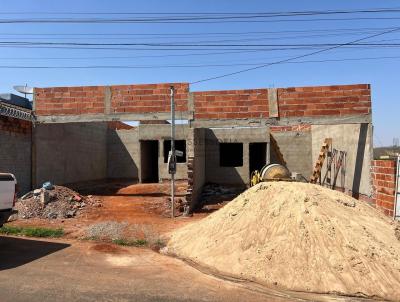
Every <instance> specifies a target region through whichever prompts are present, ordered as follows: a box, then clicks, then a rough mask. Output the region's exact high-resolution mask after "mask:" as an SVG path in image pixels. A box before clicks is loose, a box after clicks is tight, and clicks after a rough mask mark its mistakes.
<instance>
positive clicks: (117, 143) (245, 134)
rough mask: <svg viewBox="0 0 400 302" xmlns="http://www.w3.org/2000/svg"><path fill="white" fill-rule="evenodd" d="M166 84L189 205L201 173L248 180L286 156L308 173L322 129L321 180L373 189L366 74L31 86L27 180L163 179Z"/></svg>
mask: <svg viewBox="0 0 400 302" xmlns="http://www.w3.org/2000/svg"><path fill="white" fill-rule="evenodd" d="M170 86H174V88H175V91H176V93H175V103H176V115H177V118H178V119H180V120H182V121H185V123H184V124H181V125H177V130H176V140H177V142H176V148H177V150H180V151H183V153H184V155H183V156H182V157H179V158H178V164H177V174H176V177H177V178H178V179H189V183H190V194H191V196H190V199H191V201H192V204H193V205H194V204H195V203H196V201H197V200H198V197H199V194H200V192H201V188H202V186H203V185H204V184H205V183H208V182H211V183H217V184H232V185H241V186H246V185H248V184H249V180H250V175H251V172H252V171H254V170H256V169H261V168H262V167H263V166H264V165H265V164H267V163H279V162H282V161H284V162H286V164H287V167H288V168H289V170H290V171H291V172H292V173H295V174H296V175H297V177H299V178H302V179H306V180H310V178H311V177H312V175H313V171H314V169H315V168H316V162H317V160H318V157H319V155H320V152H321V147H322V145H323V143H324V141H325V139H328V138H329V139H330V142H331V143H330V145H329V150H330V151H329V153H328V158H327V159H326V163H331V166H330V167H326V168H322V169H321V171H319V173H320V175H321V177H320V178H321V179H320V180H319V181H320V182H321V181H323V182H324V183H325V184H327V185H332V183H333V182H334V183H335V188H336V189H341V190H343V191H346V192H349V193H350V194H352V195H353V196H355V197H359V196H364V197H371V194H372V189H371V177H370V164H371V160H372V139H371V138H372V124H371V90H370V86H369V85H367V84H359V85H336V86H317V87H292V88H270V89H245V90H224V91H201V92H191V91H190V90H189V84H187V83H166V84H149V85H118V86H90V87H52V88H35V94H34V112H35V115H36V119H37V123H36V125H35V127H34V128H33V140H32V148H33V160H32V177H33V179H32V181H33V183H34V185H39V184H41V183H42V182H43V181H46V180H51V181H53V182H55V183H59V184H68V183H73V182H81V181H89V180H96V179H113V178H114V179H116V178H118V179H119V178H127V179H132V180H137V181H139V182H159V181H162V180H165V179H169V174H168V170H167V157H168V151H169V149H170V145H171V141H170V139H171V138H170V124H169V123H168V120H169V118H170ZM126 121H135V124H132V123H130V124H131V125H133V126H129V125H127V124H126V123H122V122H126ZM128 124H129V123H128ZM339 159H341V165H340V166H339V167H338V165H339ZM324 169H325V170H324Z"/></svg>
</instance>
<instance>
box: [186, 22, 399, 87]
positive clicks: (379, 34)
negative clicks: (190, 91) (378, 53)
mask: <svg viewBox="0 0 400 302" xmlns="http://www.w3.org/2000/svg"><path fill="white" fill-rule="evenodd" d="M399 30H400V27H398V28H395V29H391V30H387V31H383V32H381V33H378V34H374V35H369V36H366V37H364V38H361V39H356V40H353V41H350V42H346V43H343V44H339V45H335V46H332V47H328V48H324V49H321V50H317V51H313V52H310V53H306V54H303V55H299V56H295V57H291V58H288V59H283V60H279V61H276V62H271V63H267V64H263V65H259V66H256V67H251V68H246V69H242V70H238V71H235V72H230V73H226V74H222V75H219V76H214V77H209V78H205V79H202V80H197V81H194V82H191V83H190V84H198V83H203V82H208V81H212V80H216V79H220V78H225V77H229V76H232V75H236V74H240V73H244V72H248V71H252V70H256V69H260V68H266V67H269V66H272V65H278V64H282V63H286V62H290V61H294V60H296V59H301V58H305V57H309V56H313V55H316V54H320V53H323V52H327V51H330V50H334V49H336V48H340V47H344V46H347V45H350V44H354V43H358V42H361V41H365V40H368V39H372V38H375V37H378V36H382V35H386V34H389V33H394V32H397V31H399Z"/></svg>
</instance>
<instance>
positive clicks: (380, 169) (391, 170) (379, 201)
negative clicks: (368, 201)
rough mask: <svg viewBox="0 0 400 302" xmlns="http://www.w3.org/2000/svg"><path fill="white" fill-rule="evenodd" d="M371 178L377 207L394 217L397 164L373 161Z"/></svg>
mask: <svg viewBox="0 0 400 302" xmlns="http://www.w3.org/2000/svg"><path fill="white" fill-rule="evenodd" d="M371 178H372V184H373V200H374V203H375V206H376V207H377V208H379V209H381V210H383V212H384V213H385V214H386V215H388V216H391V217H392V216H393V214H394V207H395V188H396V162H395V161H394V160H373V161H372V163H371Z"/></svg>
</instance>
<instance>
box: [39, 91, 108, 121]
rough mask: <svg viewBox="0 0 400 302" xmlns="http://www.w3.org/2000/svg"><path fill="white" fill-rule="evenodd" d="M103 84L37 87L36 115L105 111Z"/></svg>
mask: <svg viewBox="0 0 400 302" xmlns="http://www.w3.org/2000/svg"><path fill="white" fill-rule="evenodd" d="M104 93H105V88H104V87H103V86H86V87H53V88H35V106H36V108H35V112H36V115H67V114H95V113H104Z"/></svg>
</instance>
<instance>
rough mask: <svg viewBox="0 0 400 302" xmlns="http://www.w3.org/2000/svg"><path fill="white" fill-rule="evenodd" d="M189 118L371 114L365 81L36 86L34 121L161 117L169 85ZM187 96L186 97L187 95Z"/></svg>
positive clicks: (182, 113) (167, 107)
mask: <svg viewBox="0 0 400 302" xmlns="http://www.w3.org/2000/svg"><path fill="white" fill-rule="evenodd" d="M171 85H173V86H174V87H175V90H176V94H175V100H176V111H177V112H179V117H180V118H182V119H190V120H217V119H218V120H224V119H269V118H293V117H295V118H296V117H301V118H304V117H309V118H315V117H324V116H328V117H332V116H335V117H339V118H340V117H348V116H360V115H370V114H371V89H370V85H368V84H356V85H334V86H315V87H289V88H270V89H244V90H222V91H201V92H194V93H192V94H190V93H189V84H188V83H164V84H141V85H116V86H87V87H54V88H35V113H36V115H37V117H38V121H39V122H74V121H117V120H165V119H169V111H170V90H169V87H170V86H171ZM190 95H191V96H190Z"/></svg>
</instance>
